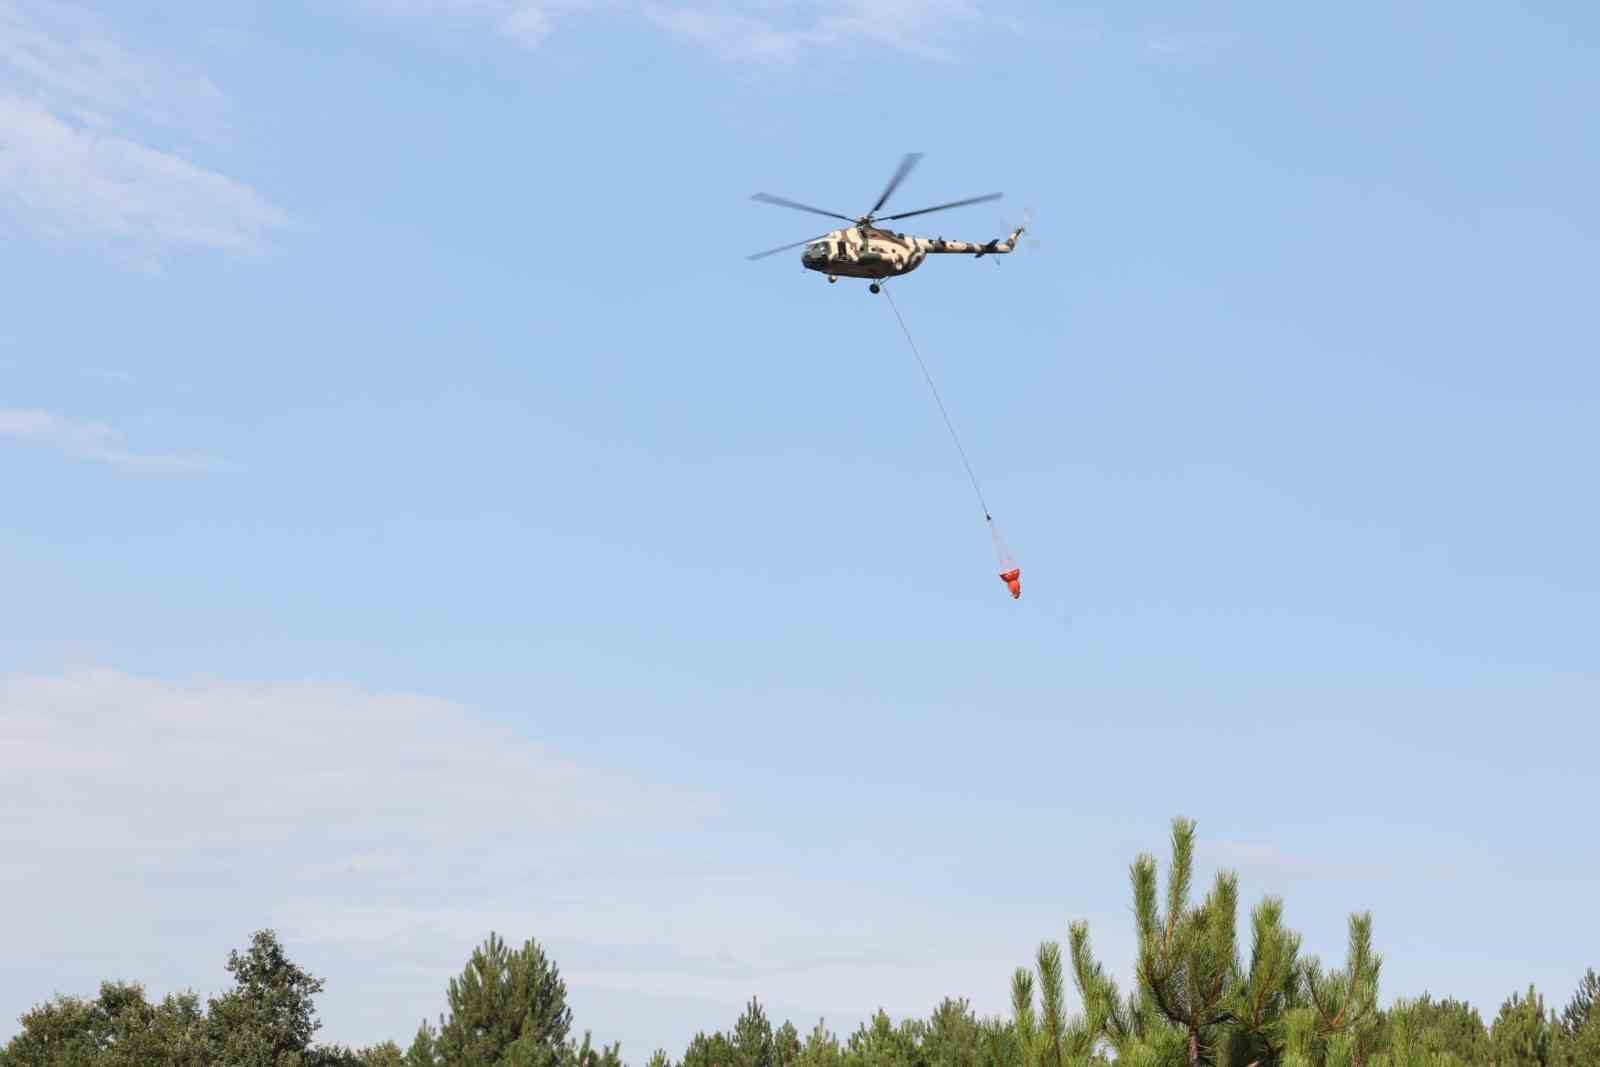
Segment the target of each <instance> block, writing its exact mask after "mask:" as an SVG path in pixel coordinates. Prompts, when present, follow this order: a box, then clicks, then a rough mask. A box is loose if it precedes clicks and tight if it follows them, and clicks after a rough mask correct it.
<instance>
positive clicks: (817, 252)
mask: <svg viewBox="0 0 1600 1067" xmlns="http://www.w3.org/2000/svg"><path fill="white" fill-rule="evenodd" d="M806 252H807V253H808V254H809V255H813V256H826V255H827V254H828V242H826V241H818V242H816V243H815V244H812V245H808V246H807V247H806Z"/></svg>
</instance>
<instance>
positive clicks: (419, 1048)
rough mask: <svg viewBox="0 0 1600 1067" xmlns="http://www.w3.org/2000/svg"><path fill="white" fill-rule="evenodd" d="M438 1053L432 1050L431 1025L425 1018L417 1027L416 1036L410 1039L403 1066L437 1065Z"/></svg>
mask: <svg viewBox="0 0 1600 1067" xmlns="http://www.w3.org/2000/svg"><path fill="white" fill-rule="evenodd" d="M438 1063H439V1058H438V1055H437V1054H436V1053H435V1052H434V1033H433V1027H431V1026H429V1025H428V1023H427V1020H423V1022H422V1025H420V1026H418V1027H417V1036H416V1037H414V1038H412V1039H411V1047H410V1048H408V1049H407V1050H406V1059H405V1067H437V1065H438Z"/></svg>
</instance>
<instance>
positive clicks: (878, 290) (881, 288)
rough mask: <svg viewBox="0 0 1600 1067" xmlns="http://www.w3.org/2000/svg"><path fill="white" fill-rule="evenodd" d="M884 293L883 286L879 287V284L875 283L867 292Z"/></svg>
mask: <svg viewBox="0 0 1600 1067" xmlns="http://www.w3.org/2000/svg"><path fill="white" fill-rule="evenodd" d="M882 291H883V286H881V285H879V284H878V283H877V282H873V283H872V284H871V285H869V286H867V292H869V293H881V292H882Z"/></svg>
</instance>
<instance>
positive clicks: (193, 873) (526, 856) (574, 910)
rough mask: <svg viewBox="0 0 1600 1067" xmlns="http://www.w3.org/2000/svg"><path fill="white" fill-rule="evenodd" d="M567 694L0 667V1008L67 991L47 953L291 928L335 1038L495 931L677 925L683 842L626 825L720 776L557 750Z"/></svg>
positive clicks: (202, 969)
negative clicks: (541, 733)
mask: <svg viewBox="0 0 1600 1067" xmlns="http://www.w3.org/2000/svg"><path fill="white" fill-rule="evenodd" d="M552 710H555V711H557V712H558V711H559V709H545V708H540V707H537V706H535V707H532V708H529V709H527V711H528V716H527V718H526V719H525V720H523V721H524V723H525V725H524V726H522V727H520V728H515V729H514V728H512V727H510V726H505V725H500V724H497V723H495V722H493V721H490V720H487V719H485V718H483V717H481V716H478V715H475V714H472V713H470V712H469V711H468V710H466V709H464V708H462V707H460V706H458V705H455V704H452V703H449V702H447V701H442V700H437V699H432V698H428V697H423V696H418V695H414V694H407V693H378V692H369V691H366V690H362V689H358V688H355V687H351V686H343V685H334V684H324V683H270V682H269V683H255V684H251V683H240V682H227V681H205V682H199V681H191V682H183V683H179V682H172V681H166V680H160V679H154V678H147V677H138V676H131V675H128V674H124V673H119V672H114V671H107V670H87V671H80V672H73V673H67V674H61V675H50V676H0V853H3V854H4V855H6V856H8V857H12V858H14V859H15V860H16V862H15V863H13V862H11V861H8V863H7V864H6V865H5V870H4V871H3V873H0V884H3V885H4V887H5V896H6V899H7V907H6V909H5V912H4V915H3V916H0V943H3V944H5V945H6V951H7V954H8V958H9V959H10V961H11V962H12V964H13V965H14V966H13V967H12V969H11V970H10V972H4V971H0V1017H3V1018H4V1019H8V1020H14V1019H15V1018H16V1016H17V1015H18V1014H20V1013H21V1012H22V1011H23V1010H25V1009H26V1008H27V1006H28V1005H30V1004H31V1003H33V1002H34V1001H35V1000H37V999H38V998H40V997H43V996H48V995H49V993H50V991H51V989H50V986H49V983H48V981H47V980H45V979H42V978H40V979H37V980H36V979H35V978H34V977H32V975H34V974H37V975H44V974H46V973H49V974H53V975H56V976H58V977H56V978H54V979H51V980H50V981H54V982H55V983H56V988H60V989H62V991H74V992H92V991H93V988H94V984H95V983H96V982H97V981H99V980H100V979H101V978H106V977H111V976H114V975H121V976H124V977H128V978H137V979H141V980H143V981H145V982H147V983H148V986H149V988H150V989H151V990H152V992H153V993H156V994H157V995H159V994H160V993H161V992H163V991H166V990H171V989H174V988H183V987H188V986H192V987H194V988H196V989H198V990H200V991H202V992H205V991H207V990H215V989H217V988H219V987H220V986H221V985H222V984H223V983H224V981H225V980H226V975H225V974H223V973H222V969H221V961H222V959H223V957H224V956H225V955H226V952H227V950H228V949H229V948H231V947H234V946H236V945H239V944H242V943H243V942H244V940H245V939H247V938H248V936H249V933H250V931H252V930H254V929H258V928H260V927H263V926H272V927H274V928H276V929H278V930H279V932H280V933H281V934H282V935H283V936H284V938H285V940H286V943H287V944H288V945H289V947H290V950H291V952H292V953H293V954H294V955H295V957H296V959H299V960H301V961H303V962H304V963H306V965H307V966H309V967H310V968H311V969H312V970H313V972H314V973H317V974H319V975H322V976H324V977H326V978H327V979H328V981H329V991H328V994H327V995H326V996H325V997H324V998H323V1000H322V1002H321V1004H322V1009H323V1014H324V1017H325V1018H326V1019H327V1020H328V1033H327V1035H326V1036H327V1037H328V1038H329V1039H330V1040H360V1041H367V1040H376V1039H380V1038H384V1037H396V1038H402V1037H404V1036H406V1035H407V1034H408V1033H409V1032H410V1030H411V1029H413V1028H414V1027H415V1025H416V1019H417V1017H418V1015H420V1014H421V1013H423V1012H430V1013H436V1012H437V1011H438V1010H439V1008H440V1007H441V1006H442V1002H443V991H444V977H443V976H446V975H448V974H450V973H453V972H455V971H458V970H459V968H460V966H461V963H462V962H463V961H464V960H465V958H466V955H467V953H468V952H469V951H470V949H471V947H472V945H474V944H476V943H478V942H479V941H481V940H482V938H483V937H484V936H485V935H486V934H487V933H488V932H489V930H491V929H498V930H500V931H501V932H502V933H503V934H505V935H506V936H507V937H508V938H513V939H520V938H522V937H526V936H530V935H532V936H537V937H539V938H540V940H541V941H545V942H547V943H549V942H551V941H554V942H556V943H557V944H562V943H567V944H570V939H571V938H574V937H584V936H588V935H591V934H593V933H594V932H596V931H606V930H609V932H610V933H611V934H612V935H616V934H617V933H618V931H620V932H621V934H622V936H625V937H626V936H637V937H640V938H641V939H643V940H644V941H646V942H661V941H670V940H672V938H673V933H672V931H671V929H670V927H668V926H665V925H663V920H664V919H666V920H670V917H671V915H672V914H673V909H672V908H671V907H670V906H669V907H667V908H662V907H661V904H660V900H659V898H658V897H657V896H656V891H657V890H659V889H660V887H661V884H662V883H661V882H659V881H653V880H652V879H653V878H655V877H656V876H655V875H654V874H648V873H647V872H646V871H645V868H651V869H653V870H655V871H659V870H660V868H661V865H662V864H661V860H660V856H661V855H662V852H663V849H659V848H656V849H646V850H641V849H640V848H639V847H637V846H636V845H631V844H630V842H632V841H635V840H637V839H639V838H654V837H657V836H671V835H675V834H680V833H683V832H685V831H686V830H689V829H693V828H694V827H696V826H698V825H700V824H701V823H703V822H704V821H705V820H706V819H707V818H710V817H714V816H716V815H717V814H718V813H719V809H718V806H717V803H716V800H715V798H713V797H711V796H709V795H706V794H704V793H701V792H699V791H697V790H689V789H683V788H679V787H676V786H666V785H658V784H654V783H651V782H648V781H641V780H638V779H637V778H636V777H633V776H627V775H623V774H619V773H614V772H610V771H606V770H603V769H596V768H592V767H586V766H582V765H580V764H577V763H575V762H573V761H572V760H570V759H566V758H563V757H562V756H560V755H559V754H557V753H554V752H552V751H550V750H548V749H547V748H545V747H544V746H542V745H541V744H540V743H539V742H538V740H537V732H538V729H539V725H538V724H539V720H540V717H541V716H542V715H544V714H548V713H551V711H552ZM669 865H670V864H669ZM689 871H690V873H691V876H692V867H691V868H689ZM618 872H627V874H625V875H622V876H619V874H618ZM708 893H709V888H707V889H702V890H701V891H699V892H697V893H695V894H694V895H693V899H694V900H696V901H699V902H700V907H701V910H702V912H704V913H709V912H712V911H714V910H715V909H713V908H711V907H710V904H711V900H710V898H709V896H708ZM613 909H614V912H615V914H617V915H618V916H619V919H618V922H617V923H616V924H615V925H612V924H609V923H608V922H607V918H608V915H610V914H612V913H613ZM652 916H654V918H653V919H652ZM703 921H705V922H709V923H710V924H712V925H713V926H714V925H715V924H716V923H717V922H718V921H719V917H718V916H716V915H715V914H705V915H704V916H703ZM563 938H566V939H569V940H568V941H567V942H563V941H562V939H563ZM602 940H603V939H602ZM556 958H557V962H558V963H559V964H561V965H562V967H563V970H564V971H565V970H567V969H569V968H568V965H567V963H566V961H565V959H564V956H563V955H561V954H559V953H558V955H557V957H556ZM51 968H53V970H52V969H51ZM8 982H9V983H11V984H9V985H8V984H7V983H8ZM374 988H382V989H384V990H386V992H385V994H383V995H376V994H374V993H373V990H374ZM593 1022H595V1023H596V1024H597V1025H600V1024H604V1023H605V1020H593ZM4 1038H5V1030H4V1024H0V1041H3V1040H4Z"/></svg>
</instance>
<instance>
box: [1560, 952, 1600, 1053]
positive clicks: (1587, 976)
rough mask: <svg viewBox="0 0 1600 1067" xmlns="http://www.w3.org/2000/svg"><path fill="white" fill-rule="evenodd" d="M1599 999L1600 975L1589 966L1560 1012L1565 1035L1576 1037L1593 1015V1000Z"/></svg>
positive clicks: (1562, 1029)
mask: <svg viewBox="0 0 1600 1067" xmlns="http://www.w3.org/2000/svg"><path fill="white" fill-rule="evenodd" d="M1596 1000H1600V977H1597V976H1596V975H1595V973H1594V969H1593V968H1590V969H1589V970H1588V971H1585V972H1584V975H1583V977H1582V978H1581V979H1579V981H1578V989H1577V992H1575V993H1573V994H1572V999H1571V1000H1570V1001H1568V1002H1567V1006H1566V1007H1565V1008H1564V1009H1562V1012H1561V1031H1562V1033H1564V1034H1566V1036H1567V1037H1577V1036H1578V1034H1579V1032H1580V1031H1582V1030H1583V1028H1584V1027H1585V1026H1586V1025H1588V1022H1589V1020H1590V1018H1592V1017H1593V1016H1594V1005H1595V1001H1596Z"/></svg>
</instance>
